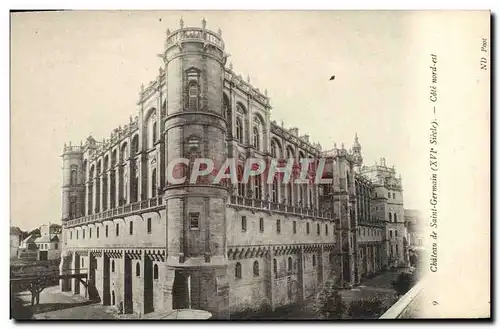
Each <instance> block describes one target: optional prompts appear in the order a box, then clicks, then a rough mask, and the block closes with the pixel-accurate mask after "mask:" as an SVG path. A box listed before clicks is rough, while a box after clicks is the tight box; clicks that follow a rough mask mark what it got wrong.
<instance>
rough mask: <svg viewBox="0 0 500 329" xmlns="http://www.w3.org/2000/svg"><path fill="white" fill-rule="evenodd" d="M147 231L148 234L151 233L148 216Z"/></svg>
mask: <svg viewBox="0 0 500 329" xmlns="http://www.w3.org/2000/svg"><path fill="white" fill-rule="evenodd" d="M147 231H148V234H151V218H148V220H147Z"/></svg>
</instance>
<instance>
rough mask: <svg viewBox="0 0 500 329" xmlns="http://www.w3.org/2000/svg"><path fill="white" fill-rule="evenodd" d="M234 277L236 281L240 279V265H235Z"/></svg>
mask: <svg viewBox="0 0 500 329" xmlns="http://www.w3.org/2000/svg"><path fill="white" fill-rule="evenodd" d="M234 276H235V278H237V279H241V263H239V262H238V263H236V266H235V267H234Z"/></svg>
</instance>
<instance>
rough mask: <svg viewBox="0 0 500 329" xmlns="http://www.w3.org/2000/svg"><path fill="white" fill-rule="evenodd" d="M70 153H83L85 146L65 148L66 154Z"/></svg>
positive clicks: (66, 146)
mask: <svg viewBox="0 0 500 329" xmlns="http://www.w3.org/2000/svg"><path fill="white" fill-rule="evenodd" d="M68 152H83V146H79V145H65V146H64V153H68Z"/></svg>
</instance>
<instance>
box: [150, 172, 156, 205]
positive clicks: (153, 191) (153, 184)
mask: <svg viewBox="0 0 500 329" xmlns="http://www.w3.org/2000/svg"><path fill="white" fill-rule="evenodd" d="M151 197H153V198H155V197H156V168H154V169H153V173H152V174H151Z"/></svg>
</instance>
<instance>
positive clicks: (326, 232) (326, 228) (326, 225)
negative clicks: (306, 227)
mask: <svg viewBox="0 0 500 329" xmlns="http://www.w3.org/2000/svg"><path fill="white" fill-rule="evenodd" d="M325 235H328V224H325Z"/></svg>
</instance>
